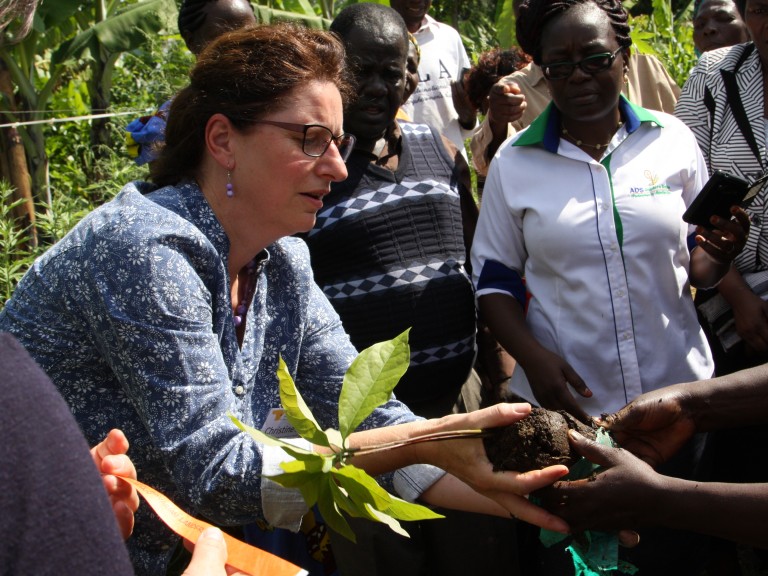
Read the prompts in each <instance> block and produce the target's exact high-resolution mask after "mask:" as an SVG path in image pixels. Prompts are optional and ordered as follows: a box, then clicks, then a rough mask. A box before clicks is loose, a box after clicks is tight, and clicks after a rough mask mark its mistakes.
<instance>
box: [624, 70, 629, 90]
mask: <svg viewBox="0 0 768 576" xmlns="http://www.w3.org/2000/svg"><path fill="white" fill-rule="evenodd" d="M627 72H629V70H627V69H626V68H624V84H626V85H627V86H629V74H627Z"/></svg>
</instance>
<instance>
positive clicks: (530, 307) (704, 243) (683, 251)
mask: <svg viewBox="0 0 768 576" xmlns="http://www.w3.org/2000/svg"><path fill="white" fill-rule="evenodd" d="M517 38H518V41H519V43H520V46H521V48H522V49H523V50H524V51H525V52H527V53H528V54H531V56H532V57H533V61H534V63H535V64H537V65H539V66H541V69H542V72H543V74H544V76H545V78H546V81H547V86H548V88H549V90H550V92H551V94H552V101H553V102H552V104H550V106H549V107H548V108H547V109H546V110H545V111H544V112H543V113H542V114H541V115H540V116H539V117H538V118H537V119H536V120H534V122H533V123H532V124H531V125H530V126H529V127H528V128H527V129H526V130H524V131H521V132H520V133H518V134H517V135H516V136H513V137H512V138H511V139H510V140H508V141H507V142H506V143H505V144H503V145H502V146H501V147H500V148H499V151H498V152H497V154H496V156H495V157H494V159H493V160H492V162H491V166H490V170H489V173H488V179H487V181H486V184H485V192H484V194H483V202H482V206H481V210H480V219H479V222H478V225H477V231H476V234H475V238H474V242H473V247H472V268H473V274H474V278H473V280H474V282H475V285H476V287H477V297H478V305H479V308H480V314H481V316H482V317H483V319H484V320H485V321H486V322H487V324H488V326H489V327H490V329H491V331H492V332H493V334H494V336H495V337H496V339H497V340H498V341H499V342H500V343H501V344H502V345H503V346H504V347H505V348H506V349H507V351H508V352H509V353H510V354H511V355H512V356H513V357H514V358H515V359H516V360H517V362H518V365H517V368H516V371H515V372H514V374H513V376H512V379H511V383H510V386H509V388H510V389H509V392H511V393H513V394H515V395H517V396H522V397H524V398H526V399H528V400H530V401H533V402H536V403H538V404H540V405H542V406H544V407H546V408H549V409H564V410H567V411H569V412H571V413H572V414H574V415H575V416H577V417H580V418H583V419H585V420H586V419H587V418H588V416H589V415H599V414H601V413H604V412H615V411H616V410H618V409H619V408H621V407H623V406H624V405H625V404H626V403H627V402H629V401H630V400H632V399H633V398H635V397H636V396H639V395H640V394H642V393H643V392H648V391H650V390H654V389H656V388H659V387H661V386H665V385H668V384H673V383H676V382H689V381H693V380H701V379H705V378H708V377H710V376H711V375H712V371H713V362H712V356H711V354H710V351H709V347H708V345H707V341H706V338H705V337H704V334H703V333H702V331H701V329H700V327H699V323H698V321H697V319H696V313H695V310H694V306H693V302H692V299H691V290H690V286H691V285H694V286H712V285H714V284H716V283H717V282H718V281H719V279H720V278H721V277H722V276H723V275H724V274H725V273H726V271H727V270H728V268H729V266H730V263H731V260H732V258H733V256H734V255H735V254H736V253H737V252H738V251H739V250H741V248H742V247H743V245H744V242H745V239H746V234H747V230H748V228H749V222H748V220H747V218H746V214H745V213H744V211H743V210H741V209H739V208H737V209H736V214H737V218H738V220H737V221H733V222H728V221H726V220H724V219H717V220H716V221H713V223H714V224H715V225H716V228H717V229H718V230H717V231H716V232H714V233H713V232H710V231H707V230H704V229H697V230H694V228H693V227H690V228H689V227H688V226H687V225H686V224H685V223H684V222H683V220H682V215H683V212H684V211H685V209H686V207H687V206H688V205H689V204H690V203H691V201H692V200H693V199H694V197H695V196H696V195H697V194H698V192H699V190H700V189H701V187H702V185H703V184H704V182H705V181H706V180H707V168H706V165H705V162H704V159H703V157H702V155H701V153H700V151H699V148H698V146H697V144H696V139H695V137H694V135H693V134H692V133H691V131H690V130H689V129H688V128H686V127H685V125H684V124H683V123H682V122H680V121H679V120H677V119H675V118H674V117H673V116H671V115H668V114H664V113H661V112H650V111H648V110H645V109H643V108H640V107H638V106H635V105H633V104H632V103H630V102H629V101H628V100H627V99H626V98H625V97H624V96H622V95H621V88H622V85H623V83H624V77H625V74H626V72H627V70H628V56H629V47H630V45H631V39H630V37H629V26H628V25H627V14H626V12H625V10H624V9H623V7H622V5H621V2H620V0H555V1H553V0H528V2H527V3H525V4H523V5H522V6H521V8H520V14H519V18H518V20H517ZM697 244H698V247H696V245H697ZM689 247H691V248H694V249H693V250H690V249H689ZM694 446H695V444H691V450H690V451H689V452H686V453H684V454H683V455H681V457H680V458H679V460H678V461H677V462H675V463H673V464H670V466H672V465H674V466H675V468H669V469H667V470H666V473H668V474H671V475H675V476H682V477H687V478H690V477H693V474H694V470H695V469H696V466H697V462H698V458H697V456H696V452H695V450H694V449H693V448H694ZM642 539H643V542H644V544H645V545H641V546H639V547H638V548H637V549H636V550H635V551H632V552H622V553H621V554H622V556H621V557H622V558H623V559H627V560H628V561H630V562H633V563H636V565H637V566H638V568H640V570H641V573H643V574H654V576H660V575H663V574H682V573H689V574H690V573H695V572H696V571H695V569H692V566H693V562H695V561H698V560H699V558H702V557H703V556H700V555H699V553H700V551H701V543H700V542H695V541H691V540H687V536H685V537H680V536H674V535H670V534H669V533H662V532H658V533H656V534H649V532H648V531H644V532H643V535H642ZM688 542H690V544H689V543H688ZM519 548H520V549H521V550H525V551H526V552H525V554H526V555H532V554H538V557H537V558H536V560H535V562H536V563H537V564H536V566H537V572H536V573H537V574H538V575H546V576H549V575H550V574H553V575H557V576H563V575H565V574H568V573H570V572H568V566H567V565H568V564H570V557H569V556H568V555H567V553H566V552H565V550H564V546H563V547H561V548H558V547H557V546H553V547H552V548H549V549H541V548H540V547H538V548H537V543H536V542H535V541H534V542H532V543H529V545H527V546H519ZM526 561H527V560H526V558H521V563H522V566H523V571H524V572H525V573H528V571H527V570H528V568H529V567H528V566H527V565H526V564H525V563H526ZM563 564H566V566H563ZM689 569H691V570H689ZM675 570H677V572H675Z"/></svg>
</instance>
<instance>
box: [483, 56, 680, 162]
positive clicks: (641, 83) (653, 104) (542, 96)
mask: <svg viewBox="0 0 768 576" xmlns="http://www.w3.org/2000/svg"><path fill="white" fill-rule="evenodd" d="M507 78H509V79H510V80H512V81H513V82H515V83H516V84H517V85H518V86H519V87H520V91H521V92H522V93H523V94H524V95H525V101H526V104H527V106H526V108H525V110H524V111H523V115H522V117H521V118H520V120H517V121H515V122H511V123H510V124H509V125H508V126H507V135H508V136H512V135H514V134H516V133H517V132H519V131H520V130H522V129H523V128H525V127H526V126H529V125H530V124H531V122H533V121H534V119H535V118H536V117H537V116H538V115H539V114H541V113H542V112H543V111H544V108H546V107H547V106H548V105H549V103H550V101H551V100H552V99H551V97H550V95H549V89H548V88H547V81H546V79H545V78H544V74H543V72H542V71H541V66H537V65H536V64H534V63H533V62H531V63H529V64H528V65H527V66H525V67H524V68H521V69H520V70H517V71H516V72H512V74H510V75H509V76H507ZM627 79H628V80H629V81H628V82H627V83H626V84H624V95H625V96H626V97H627V98H629V100H630V101H631V102H634V103H635V104H637V105H638V106H642V107H643V108H648V109H650V110H658V111H660V112H666V113H668V114H672V113H673V112H674V111H675V102H677V97H678V96H679V95H680V88H679V87H678V85H677V84H675V81H674V80H673V79H672V77H671V76H670V75H669V72H667V69H666V68H664V65H663V64H662V63H661V62H660V61H659V59H658V58H656V57H655V56H651V55H650V54H640V53H639V52H635V51H633V52H632V54H631V55H630V57H629V70H628V71H627ZM492 139H493V132H492V131H491V125H490V124H489V123H488V120H483V122H482V123H481V124H480V127H479V128H478V129H477V130H476V131H475V134H474V135H473V136H472V141H471V142H470V149H471V150H472V163H473V164H474V166H475V169H477V171H478V172H479V173H480V174H485V173H486V172H487V171H488V164H489V163H490V158H489V157H488V156H487V154H486V150H487V148H488V145H489V144H490V143H491V140H492Z"/></svg>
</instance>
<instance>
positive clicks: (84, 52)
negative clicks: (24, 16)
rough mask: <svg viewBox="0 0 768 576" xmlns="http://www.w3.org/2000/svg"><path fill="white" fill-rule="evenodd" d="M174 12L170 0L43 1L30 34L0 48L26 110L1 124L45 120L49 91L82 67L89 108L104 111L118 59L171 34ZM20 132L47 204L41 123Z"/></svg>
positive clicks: (39, 195)
mask: <svg viewBox="0 0 768 576" xmlns="http://www.w3.org/2000/svg"><path fill="white" fill-rule="evenodd" d="M176 14H177V8H176V3H175V1H174V0H139V1H133V2H127V1H125V0H109V1H108V0H94V1H93V2H90V3H87V4H85V3H83V2H78V1H75V0H56V1H55V2H43V3H42V4H41V5H40V7H39V8H38V10H37V13H36V15H35V20H34V24H33V27H32V31H31V33H30V34H29V35H28V36H27V37H26V38H25V39H24V40H23V41H22V42H20V43H18V44H15V45H7V44H6V45H0V60H2V61H3V63H4V64H5V65H6V66H7V68H8V70H9V72H10V75H11V80H12V82H13V84H14V85H15V87H16V95H15V96H16V98H17V99H18V100H19V101H20V104H21V106H20V108H21V109H23V110H26V111H28V112H29V113H28V114H27V115H25V116H24V118H20V117H18V115H15V114H12V113H6V114H5V120H6V121H8V122H16V121H19V120H31V121H35V120H37V121H42V120H44V119H45V115H46V110H47V107H48V105H49V103H50V100H51V97H52V95H53V92H54V91H55V90H59V89H61V85H62V83H64V82H65V79H66V77H67V75H68V74H69V73H72V72H76V71H80V70H82V69H84V68H89V69H90V71H91V74H90V79H89V81H88V93H89V95H90V97H91V107H92V109H94V111H98V110H104V109H106V108H107V107H108V106H109V88H110V86H111V80H112V72H113V70H114V65H115V62H116V60H117V58H118V57H119V55H120V54H121V53H123V52H127V51H130V50H133V49H134V48H137V47H139V46H141V45H142V44H143V43H144V42H145V40H146V37H147V35H148V34H157V33H160V32H161V31H165V30H175V26H176V24H175V19H176ZM5 97H6V98H8V96H7V95H5ZM6 104H8V102H6ZM4 108H5V110H11V109H12V107H11V106H5V107H4ZM96 126H97V128H96V131H95V132H94V134H93V138H95V139H96V141H95V142H92V143H93V144H99V138H100V137H99V134H98V123H97V124H96ZM19 133H20V135H21V138H22V141H23V143H24V148H25V152H26V155H27V162H28V163H29V165H30V173H31V175H32V182H33V192H34V194H35V196H36V197H37V199H38V200H41V201H43V202H44V203H46V204H47V205H50V204H51V193H50V190H48V189H47V187H46V182H47V173H48V158H47V155H46V149H45V138H44V133H43V128H42V124H33V125H28V126H20V127H19Z"/></svg>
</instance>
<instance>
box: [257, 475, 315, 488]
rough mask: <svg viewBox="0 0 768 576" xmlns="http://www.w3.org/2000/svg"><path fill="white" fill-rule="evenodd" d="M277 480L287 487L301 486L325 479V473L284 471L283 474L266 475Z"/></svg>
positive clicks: (276, 481)
mask: <svg viewBox="0 0 768 576" xmlns="http://www.w3.org/2000/svg"><path fill="white" fill-rule="evenodd" d="M265 478H268V479H270V480H272V482H275V483H277V484H280V486H284V487H285V488H301V487H302V486H304V485H305V484H308V483H312V482H317V481H318V480H322V479H323V474H317V473H315V472H290V473H288V472H283V473H282V474H275V475H274V476H265Z"/></svg>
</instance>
